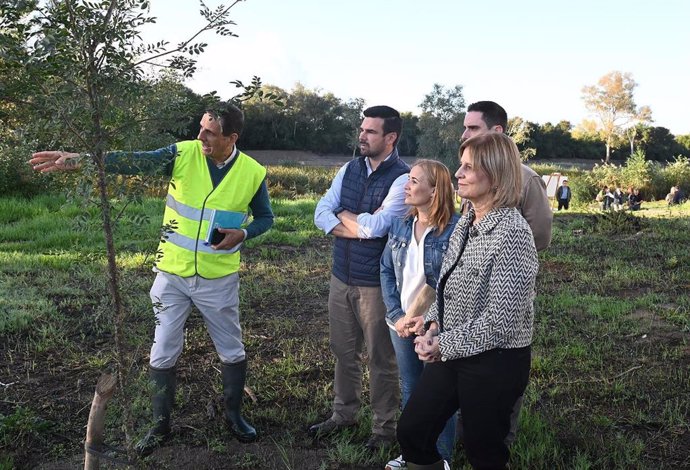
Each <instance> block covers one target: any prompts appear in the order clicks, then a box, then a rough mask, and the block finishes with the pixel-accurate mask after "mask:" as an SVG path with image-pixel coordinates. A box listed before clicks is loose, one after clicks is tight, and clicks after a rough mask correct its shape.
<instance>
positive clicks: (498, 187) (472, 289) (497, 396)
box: [398, 132, 539, 470]
mask: <svg viewBox="0 0 690 470" xmlns="http://www.w3.org/2000/svg"><path fill="white" fill-rule="evenodd" d="M460 154H461V160H460V168H459V169H458V171H457V172H456V174H455V176H456V178H457V179H458V192H459V193H460V195H461V196H462V197H463V198H466V199H469V200H470V201H471V202H472V207H471V208H470V210H469V212H468V213H467V214H465V215H463V216H462V218H461V219H460V221H458V223H457V225H456V227H455V230H454V231H453V234H452V235H451V237H450V241H449V244H448V250H447V251H446V254H445V256H444V258H443V264H442V267H441V272H440V277H439V282H438V286H437V288H436V291H437V295H436V302H435V303H434V304H432V306H431V308H430V309H429V311H428V313H427V314H426V315H425V316H424V318H419V320H418V321H417V323H416V325H415V330H416V331H417V332H418V333H419V334H423V336H418V337H417V338H416V339H415V350H416V352H417V354H418V356H419V358H420V359H421V360H423V361H424V362H426V366H425V367H424V371H423V372H422V375H421V377H420V379H419V382H418V383H417V386H416V388H415V389H414V391H413V392H412V395H411V396H410V398H409V400H408V402H407V406H406V407H405V409H404V410H403V413H402V416H401V417H400V421H399V423H398V442H399V443H400V447H401V449H402V458H403V459H404V460H405V462H406V463H407V468H409V469H428V470H443V468H444V463H443V460H442V459H441V456H440V455H439V452H438V448H437V444H436V443H437V439H438V436H439V434H440V433H441V430H442V429H443V428H444V426H445V423H446V421H447V420H448V418H450V417H451V416H452V415H453V413H455V412H456V411H457V410H458V409H459V410H460V415H461V416H462V423H463V428H464V448H465V453H466V455H467V460H468V461H469V463H470V465H471V466H472V467H473V468H475V469H506V468H507V464H508V461H509V459H510V450H509V446H508V444H507V443H506V435H507V434H508V431H509V428H510V419H511V413H512V410H513V406H514V404H515V402H516V400H517V399H518V398H519V397H521V396H522V394H523V393H524V391H525V388H526V386H527V383H528V380H529V372H530V358H531V344H532V334H533V329H534V298H535V290H534V289H535V281H536V276H537V271H538V268H539V263H538V260H537V250H536V249H535V246H534V237H533V236H532V231H531V230H530V227H529V225H528V224H527V222H526V221H525V219H524V218H523V217H522V216H521V215H520V212H519V211H518V210H517V209H516V206H517V205H518V203H519V200H520V191H521V181H520V180H521V176H522V175H521V169H520V154H519V152H518V149H517V147H516V146H515V143H513V141H512V140H511V139H510V137H508V136H506V135H504V134H502V133H498V132H491V133H487V134H483V135H479V136H475V137H472V138H470V139H468V140H466V141H465V142H463V143H462V145H461V146H460Z"/></svg>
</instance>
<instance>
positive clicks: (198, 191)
mask: <svg viewBox="0 0 690 470" xmlns="http://www.w3.org/2000/svg"><path fill="white" fill-rule="evenodd" d="M177 149H178V155H177V157H176V158H175V164H174V167H173V174H172V178H171V179H170V185H169V186H168V197H167V198H166V207H165V214H164V216H163V224H164V226H168V227H172V229H171V230H169V232H168V233H167V234H165V237H166V238H164V239H163V240H161V243H160V244H159V247H158V248H159V250H160V252H161V253H162V256H161V259H160V260H159V261H158V263H156V267H157V268H158V269H160V270H161V271H165V272H169V273H171V274H176V275H178V276H182V277H189V276H194V275H199V276H202V277H204V278H207V279H216V278H219V277H223V276H227V275H229V274H232V273H234V272H237V271H238V270H239V268H240V253H239V251H236V252H234V253H230V251H229V250H214V249H213V248H211V247H210V246H208V245H206V244H205V243H204V240H205V238H206V234H207V232H208V226H209V217H210V214H211V209H213V210H216V211H230V212H240V213H243V214H246V213H247V212H248V211H249V203H250V202H251V200H252V198H253V197H254V195H255V194H256V191H257V190H258V189H259V186H260V185H261V182H262V181H263V180H264V177H265V176H266V169H265V168H264V167H262V166H261V165H259V164H258V163H257V162H256V161H254V160H253V159H252V158H251V157H249V156H247V155H245V154H244V153H242V152H238V154H237V156H236V157H235V159H236V160H235V162H234V164H233V166H232V168H230V170H229V171H228V173H227V174H226V175H225V176H224V177H223V179H222V180H221V182H220V183H219V184H218V185H217V186H216V187H215V188H214V187H213V183H212V181H211V175H210V173H209V169H208V163H207V159H206V157H205V156H204V155H203V153H202V151H201V142H200V141H198V140H195V141H186V142H179V143H177Z"/></svg>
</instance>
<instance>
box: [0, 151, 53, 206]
mask: <svg viewBox="0 0 690 470" xmlns="http://www.w3.org/2000/svg"><path fill="white" fill-rule="evenodd" d="M32 153H33V150H32V149H31V148H30V147H29V146H27V145H23V144H21V143H16V142H9V141H3V142H0V194H3V195H13V196H30V195H34V194H38V193H39V192H43V191H46V190H49V189H51V188H53V187H54V186H55V185H54V183H55V180H56V178H55V177H54V176H52V175H51V176H48V177H46V176H39V174H38V173H36V172H34V171H33V170H32V169H31V166H29V165H28V164H27V161H28V160H29V158H31V154H32Z"/></svg>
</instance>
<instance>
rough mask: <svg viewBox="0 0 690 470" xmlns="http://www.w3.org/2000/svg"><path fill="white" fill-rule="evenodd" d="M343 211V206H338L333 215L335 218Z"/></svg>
mask: <svg viewBox="0 0 690 470" xmlns="http://www.w3.org/2000/svg"><path fill="white" fill-rule="evenodd" d="M344 210H345V208H344V207H343V206H338V207H336V208H335V209H333V214H335V215H336V216H337V215H338V214H340V213H341V212H342V211H344Z"/></svg>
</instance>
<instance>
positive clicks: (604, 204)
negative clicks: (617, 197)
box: [596, 186, 613, 211]
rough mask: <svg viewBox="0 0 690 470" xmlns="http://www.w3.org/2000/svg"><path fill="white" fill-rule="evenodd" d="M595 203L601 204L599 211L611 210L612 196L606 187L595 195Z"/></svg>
mask: <svg viewBox="0 0 690 470" xmlns="http://www.w3.org/2000/svg"><path fill="white" fill-rule="evenodd" d="M596 199H597V201H598V202H600V203H601V210H604V211H607V210H610V209H611V205H612V204H613V194H611V190H610V189H609V187H608V186H604V187H603V188H601V191H599V193H598V194H597V198H596Z"/></svg>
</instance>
